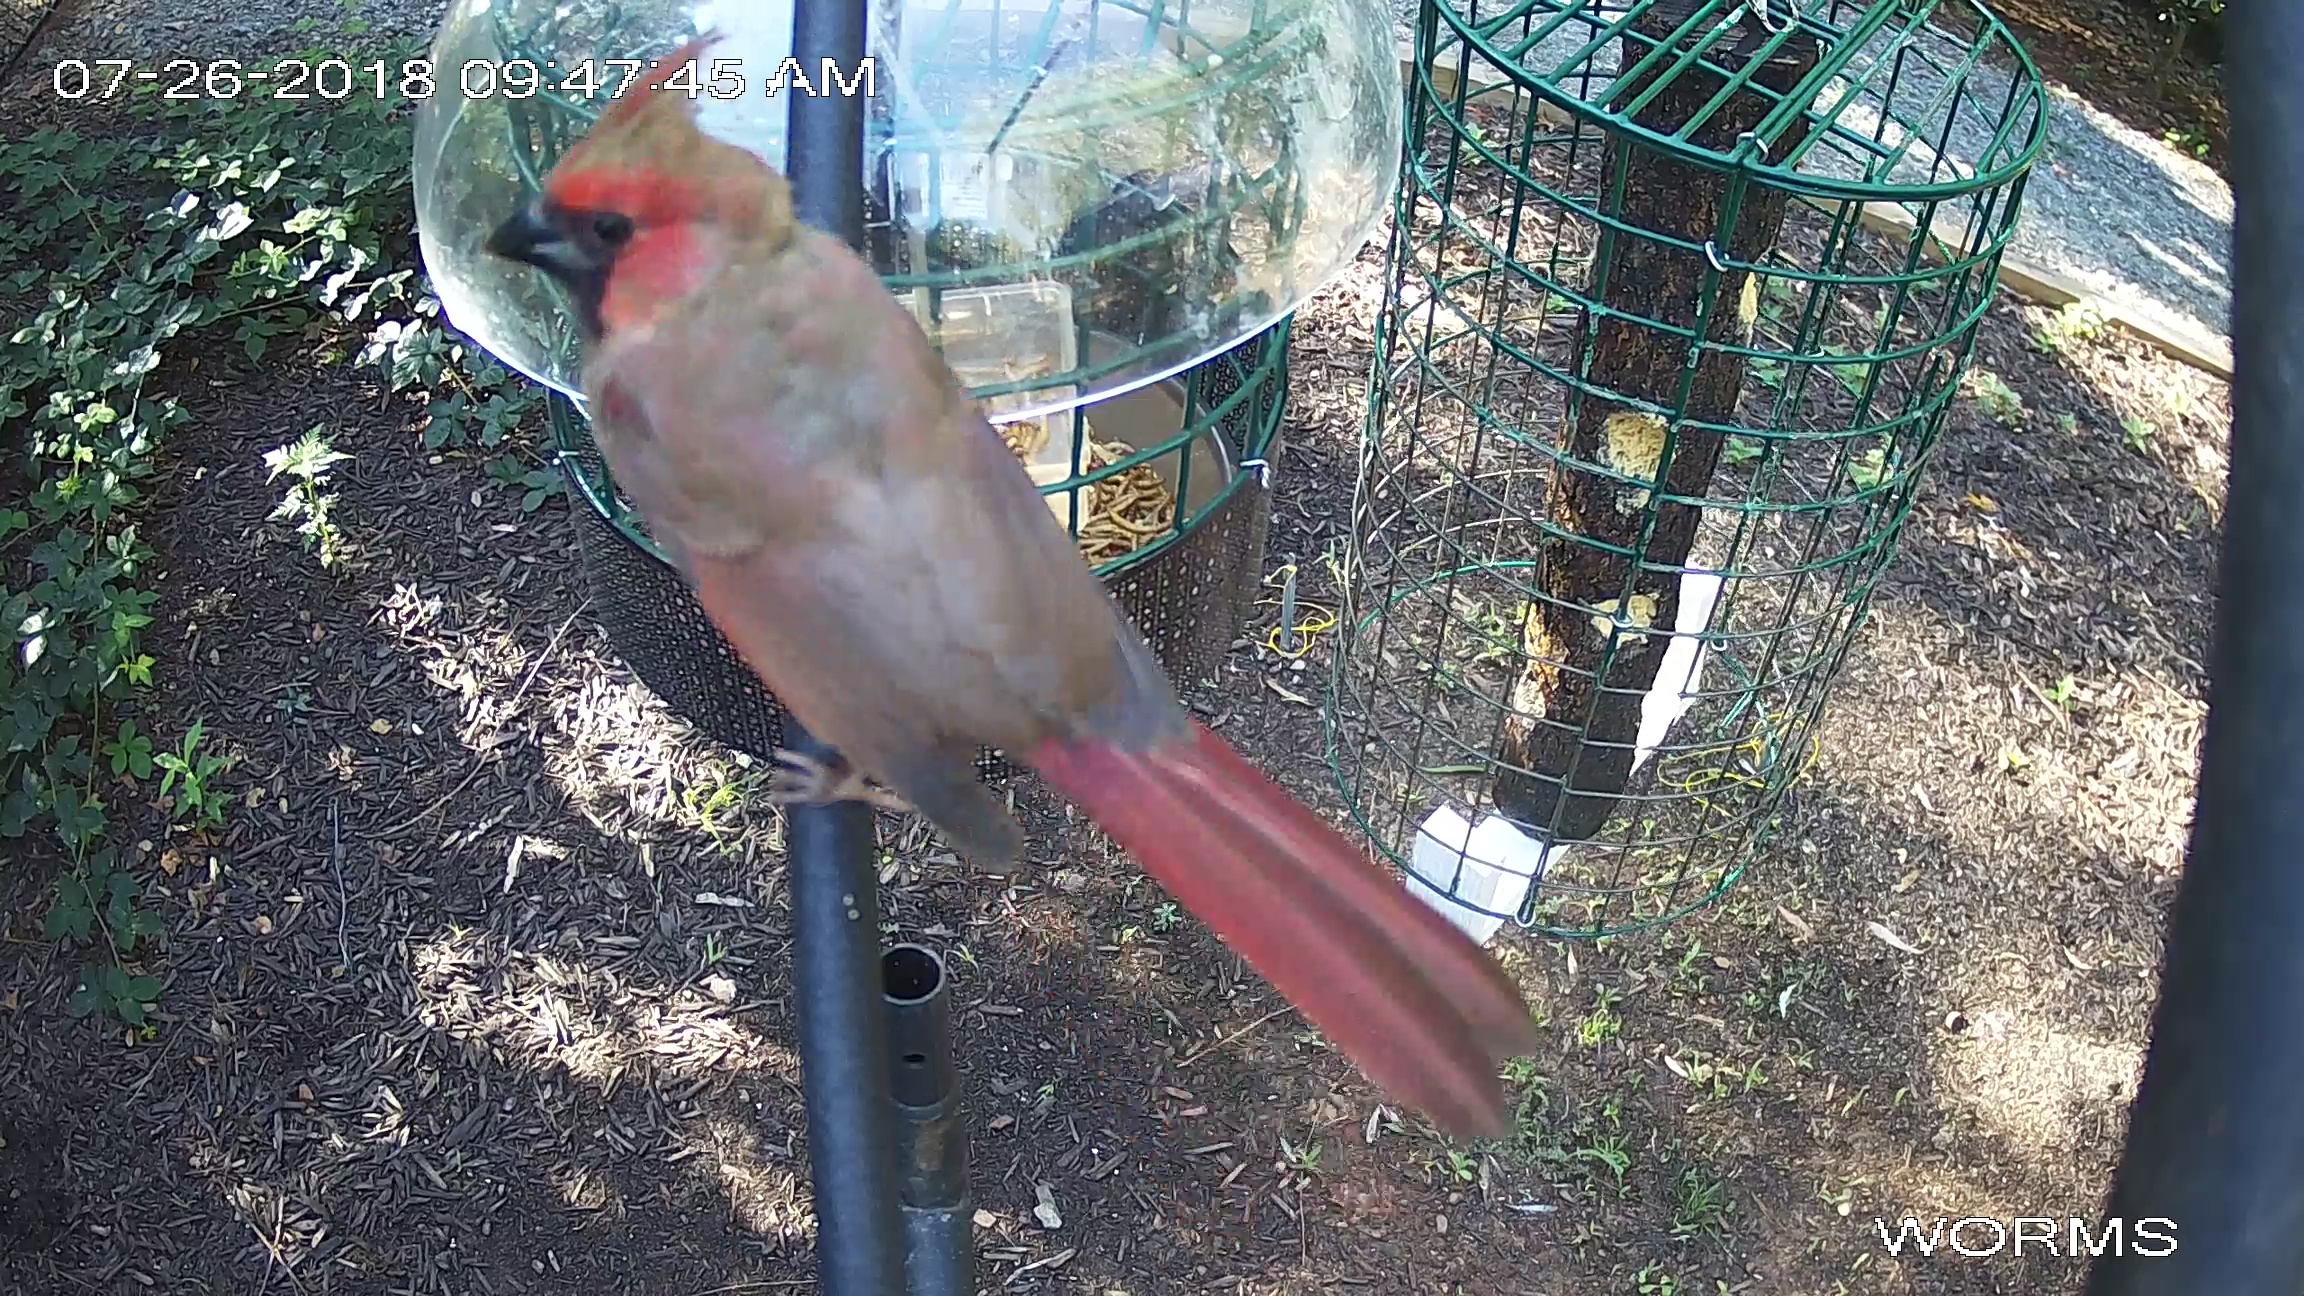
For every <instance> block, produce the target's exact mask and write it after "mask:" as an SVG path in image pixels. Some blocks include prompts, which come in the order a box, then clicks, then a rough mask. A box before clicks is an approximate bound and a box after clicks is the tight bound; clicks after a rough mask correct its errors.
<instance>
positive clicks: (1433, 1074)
mask: <svg viewBox="0 0 2304 1296" xmlns="http://www.w3.org/2000/svg"><path fill="white" fill-rule="evenodd" d="M1032 765H1033V767H1034V768H1035V769H1037V770H1039V771H1040V773H1041V775H1042V776H1043V777H1045V778H1046V779H1047V780H1048V781H1049V783H1051V784H1053V785H1054V786H1055V787H1056V788H1057V789H1058V790H1059V791H1061V792H1063V793H1064V795H1066V796H1067V797H1070V798H1071V799H1072V800H1073V801H1074V802H1075V803H1076V804H1078V805H1079V806H1080V808H1081V809H1083V810H1085V811H1087V812H1088V815H1089V817H1090V818H1092V819H1094V820H1095V821H1096V822H1097V823H1098V824H1099V825H1101V826H1102V827H1103V828H1104V830H1105V831H1106V832H1108V833H1110V834H1111V835H1112V837H1113V838H1114V839H1115V840H1117V841H1118V842H1119V843H1120V844H1121V845H1122V846H1124V847H1126V848H1127V850H1128V852H1129V853H1130V854H1132V855H1134V856H1135V857H1136V859H1137V861H1138V862H1139V863H1141V864H1142V865H1143V866H1144V868H1145V871H1147V872H1149V873H1150V874H1152V876H1153V877H1155V878H1157V879H1159V881H1160V883H1161V885H1163V886H1165V887H1167V888H1168V890H1169V891H1170V893H1172V894H1173V895H1174V896H1175V897H1176V899H1177V900H1178V901H1179V902H1180V903H1182V904H1183V905H1184V907H1185V908H1187V909H1190V910H1191V911H1192V912H1193V913H1195V914H1197V915H1198V916H1199V917H1200V919H1201V920H1202V921H1203V922H1206V923H1207V924H1208V926H1209V928H1210V929H1211V930H1213V931H1214V932H1215V933H1216V934H1217V936H1219V937H1220V938H1222V939H1223V941H1224V942H1225V943H1226V944H1227V945H1229V946H1231V947H1232V948H1233V949H1234V950H1235V951H1237V952H1238V953H1239V955H1240V956H1241V957H1242V958H1244V959H1246V960H1247V961H1248V962H1249V964H1250V965H1251V966H1253V967H1254V968H1255V969H1256V970H1257V971H1258V972H1259V973H1261V974H1262V975H1263V976H1264V978H1265V979H1266V980H1268V981H1270V982H1271V983H1272V985H1273V986H1274V987H1275V988H1276V989H1278V990H1279V991H1280V993H1281V994H1282V995H1284V996H1286V997H1287V998H1288V999H1289V1000H1290V1001H1291V1002H1293V1003H1294V1004H1295V1005H1296V1006H1297V1008H1298V1009H1300V1010H1301V1011H1302V1012H1303V1014H1304V1015H1305V1016H1306V1017H1307V1018H1309V1019H1311V1021H1312V1023H1313V1024H1314V1025H1315V1026H1318V1027H1319V1028H1320V1029H1321V1030H1322V1031H1323V1032H1325V1033H1326V1034H1327V1036H1328V1038H1329V1039H1331V1040H1333V1041H1335V1043H1336V1045H1337V1047H1338V1048H1340V1049H1342V1050H1343V1051H1344V1053H1345V1055H1346V1056H1348V1057H1349V1058H1351V1059H1352V1060H1353V1061H1354V1062H1355V1063H1357V1064H1358V1065H1359V1067H1360V1068H1361V1070H1363V1071H1365V1072H1366V1073H1367V1074H1368V1076H1369V1078H1370V1079H1372V1080H1374V1081H1376V1082H1377V1083H1378V1084H1380V1085H1382V1086H1383V1087H1384V1088H1385V1089H1386V1090H1387V1091H1389V1092H1390V1093H1391V1094H1392V1095H1393V1096H1394V1097H1395V1098H1396V1099H1397V1100H1399V1101H1401V1102H1403V1103H1406V1104H1408V1105H1410V1106H1413V1107H1417V1108H1420V1109H1422V1110H1424V1111H1425V1112H1427V1113H1429V1114H1430V1115H1431V1116H1432V1117H1433V1118H1434V1119H1435V1120H1436V1121H1438V1122H1439V1124H1440V1125H1441V1127H1442V1128H1444V1129H1446V1130H1448V1131H1449V1132H1450V1133H1452V1134H1457V1135H1479V1136H1488V1137H1494V1136H1497V1135H1501V1134H1502V1133H1503V1132H1504V1130H1505V1122H1504V1094H1503V1088H1502V1085H1501V1084H1500V1082H1499V1081H1498V1079H1497V1065H1498V1063H1499V1062H1501V1061H1502V1060H1503V1059H1505V1058H1508V1057H1514V1056H1519V1055H1522V1054H1526V1053H1530V1052H1533V1051H1534V1050H1535V1048H1536V1043H1537V1040H1536V1027H1535V1024H1534V1023H1533V1022H1532V1021H1531V1020H1530V1019H1529V1017H1528V1012H1527V1009H1526V1008H1525V1007H1524V1006H1523V1005H1522V1003H1521V1000H1520V996H1519V994H1518V993H1517V992H1516V991H1515V990H1514V989H1513V988H1512V984H1511V982H1510V981H1509V980H1508V979H1507V978H1506V977H1505V976H1504V974H1503V972H1502V970H1501V969H1499V968H1498V967H1497V966H1496V964H1495V963H1494V961H1493V960H1491V959H1490V958H1489V957H1488V956H1487V955H1486V954H1485V953H1483V952H1482V951H1481V950H1480V948H1479V946H1477V945H1475V944H1473V943H1472V942H1471V941H1470V940H1468V939H1466V938H1465V936H1464V934H1463V933H1462V932H1460V931H1458V930H1457V929H1456V928H1455V927H1453V926H1451V925H1450V924H1449V923H1448V921H1447V920H1446V919H1444V918H1442V917H1441V916H1440V915H1439V914H1438V913H1436V912H1434V911H1433V910H1432V908H1431V907H1430V906H1428V905H1426V904H1424V903H1423V902H1422V901H1420V900H1418V899H1416V898H1415V897H1414V896H1412V895H1410V894H1409V893H1408V891H1407V890H1406V889H1405V888H1404V887H1402V886H1401V885H1400V884H1399V883H1398V882H1396V881H1394V880H1393V879H1392V878H1391V877H1390V876H1389V875H1388V874H1387V873H1386V872H1385V870H1384V869H1383V868H1382V867H1380V866H1379V865H1378V864H1377V863H1376V862H1375V861H1374V860H1373V859H1371V858H1370V857H1369V856H1368V854H1367V853H1366V852H1365V851H1363V850H1361V849H1359V848H1357V847H1355V846H1353V845H1352V843H1350V842H1349V841H1347V840H1345V838H1344V836H1343V835H1342V834H1341V833H1339V832H1337V831H1336V830H1335V829H1334V828H1331V827H1329V826H1328V825H1327V824H1326V823H1324V822H1322V821H1321V819H1320V818H1319V817H1318V816H1317V815H1315V814H1313V813H1312V811H1310V810H1309V809H1307V808H1305V807H1304V806H1303V805H1301V804H1299V803H1298V802H1297V801H1296V800H1295V799H1294V798H1292V797H1290V796H1289V795H1288V793H1287V792H1286V791H1284V790H1282V789H1281V788H1280V786H1279V785H1278V784H1276V783H1274V782H1272V780H1271V779H1269V778H1267V777H1265V776H1264V774H1263V773H1262V772H1261V771H1259V770H1258V769H1256V768H1255V767H1254V766H1253V765H1250V764H1249V763H1248V762H1247V761H1246V760H1245V759H1243V758H1242V757H1241V756H1240V754H1239V753H1238V752H1236V751H1234V750H1233V749H1232V748H1231V747H1230V746H1229V745H1227V744H1226V743H1225V742H1224V741H1223V740H1222V739H1220V738H1218V737H1217V736H1216V735H1214V734H1212V733H1210V732H1208V730H1207V729H1205V728H1203V727H1201V726H1199V725H1197V724H1195V725H1194V726H1193V737H1192V738H1191V739H1189V740H1185V741H1181V742H1175V743H1170V744H1166V745H1163V746H1161V747H1157V748H1154V749H1152V750H1150V751H1144V752H1131V751H1124V750H1121V749H1119V748H1117V747H1113V746H1111V745H1109V744H1106V743H1098V742H1093V741H1091V742H1076V743H1059V742H1056V741H1053V740H1051V741H1049V742H1046V743H1043V744H1042V745H1041V747H1040V749H1039V750H1038V751H1036V752H1034V753H1033V755H1032Z"/></svg>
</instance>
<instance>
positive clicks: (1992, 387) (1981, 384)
mask: <svg viewBox="0 0 2304 1296" xmlns="http://www.w3.org/2000/svg"><path fill="white" fill-rule="evenodd" d="M1963 385H1964V386H1966V387H1967V389H1968V396H1969V398H1970V399H1972V400H1974V401H1975V402H1976V405H1977V408H1979V409H1981V410H1983V411H1984V415H1985V417H1987V418H1989V419H1991V420H1992V421H1993V422H1995V423H1997V424H1999V425H2000V426H2002V427H2004V428H2008V429H2011V430H2013V429H2016V428H2019V427H2022V426H2023V425H2024V413H2025V411H2024V398H2023V397H2022V396H2019V395H2017V394H2016V389H2015V388H2013V387H2010V386H2009V385H2008V384H2007V383H2006V382H2005V381H2003V380H2002V379H2001V377H2000V375H1998V374H1996V373H1994V372H1992V371H1991V370H1989V369H1986V368H1983V367H1981V366H1977V367H1972V368H1970V369H1969V370H1968V376H1967V378H1966V379H1965V380H1963Z"/></svg>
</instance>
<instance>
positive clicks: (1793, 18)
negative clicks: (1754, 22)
mask: <svg viewBox="0 0 2304 1296" xmlns="http://www.w3.org/2000/svg"><path fill="white" fill-rule="evenodd" d="M1746 7H1747V8H1749V9H1751V11H1752V16H1753V17H1755V18H1758V19H1759V20H1760V25H1761V26H1762V27H1765V28H1767V29H1768V30H1769V31H1772V32H1775V33H1776V34H1777V35H1782V34H1784V33H1785V32H1788V31H1790V30H1792V27H1793V25H1794V24H1795V23H1798V22H1799V21H1800V5H1799V0H1788V2H1787V3H1786V4H1785V6H1784V7H1785V9H1786V10H1788V11H1789V12H1787V13H1786V14H1785V15H1784V25H1783V26H1781V27H1779V26H1777V25H1776V24H1775V22H1774V21H1773V20H1772V19H1770V17H1769V8H1768V0H1746Z"/></svg>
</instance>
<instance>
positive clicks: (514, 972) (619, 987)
mask: <svg viewBox="0 0 2304 1296" xmlns="http://www.w3.org/2000/svg"><path fill="white" fill-rule="evenodd" d="M410 955H411V957H410V963H411V971H412V972H413V974H414V983H415V984H414V988H415V993H416V998H417V1004H416V1016H417V1019H418V1020H419V1021H421V1022H422V1023H423V1024H424V1025H425V1026H426V1027H428V1028H430V1029H432V1030H435V1031H439V1032H441V1033H443V1034H445V1035H447V1036H449V1037H450V1038H452V1039H457V1040H461V1041H466V1042H468V1043H475V1044H479V1045H481V1046H482V1047H485V1048H487V1049H488V1050H489V1051H490V1052H492V1053H494V1054H496V1055H497V1056H499V1057H501V1058H502V1059H503V1061H504V1063H505V1064H506V1065H508V1066H512V1067H515V1068H518V1069H522V1070H529V1071H549V1070H551V1069H553V1068H555V1067H564V1068H566V1070H567V1071H568V1073H569V1074H570V1075H573V1076H575V1077H577V1078H578V1079H581V1080H585V1081H589V1082H591V1083H594V1084H597V1085H600V1086H602V1087H608V1086H612V1085H616V1084H619V1083H637V1084H643V1085H648V1086H651V1087H653V1086H654V1085H657V1084H660V1083H662V1082H664V1081H666V1080H674V1081H677V1080H690V1079H697V1078H701V1077H704V1076H707V1075H713V1074H727V1075H744V1074H758V1075H762V1076H768V1077H777V1078H782V1079H786V1080H789V1081H790V1082H792V1083H794V1084H797V1083H798V1079H799V1059H798V1058H797V1057H796V1056H795V1055H794V1053H793V1052H792V1050H791V1049H789V1048H786V1047H784V1046H782V1045H779V1044H775V1043H771V1042H769V1041H768V1040H765V1039H763V1038H761V1037H760V1036H759V1035H757V1034H755V1033H753V1032H752V1031H750V1030H748V1029H746V1028H745V1027H742V1026H739V1025H737V1024H736V1023H735V1022H733V1021H731V1020H729V1012H730V1009H729V1007H728V1005H726V1004H723V1003H721V1002H718V1001H716V1000H715V999H714V998H712V997H711V996H710V995H709V994H707V993H704V992H700V991H698V990H695V989H690V988H686V987H667V986H662V985H642V984H640V983H638V982H636V981H634V980H632V979H630V978H629V977H626V976H624V975H621V974H619V973H618V972H617V971H616V970H615V969H613V968H609V967H603V966H598V965H595V964H588V963H584V962H581V961H578V960H574V959H570V958H566V957H562V956H557V955H554V954H550V953H542V952H535V951H527V950H517V949H507V948H504V947H503V946H502V945H501V944H499V943H497V942H495V941H493V940H491V939H490V938H487V937H484V936H481V935H478V934H476V933H473V932H470V931H467V930H462V929H457V928H450V929H448V930H447V931H445V932H442V933H440V934H438V935H436V936H433V937H432V938H430V939H428V940H424V941H420V942H417V943H415V944H413V946H412V948H411V951H410Z"/></svg>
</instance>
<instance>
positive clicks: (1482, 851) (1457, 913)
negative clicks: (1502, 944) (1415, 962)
mask: <svg viewBox="0 0 2304 1296" xmlns="http://www.w3.org/2000/svg"><path fill="white" fill-rule="evenodd" d="M1563 849H1565V848H1564V847H1558V846H1555V847H1552V848H1550V849H1546V848H1545V846H1544V844H1543V843H1541V842H1539V841H1537V840H1536V839H1535V838H1533V837H1530V836H1529V835H1528V834H1526V833H1524V832H1522V831H1520V829H1519V828H1517V827H1515V826H1514V825H1513V824H1512V822H1511V821H1510V820H1507V819H1502V818H1499V817H1497V816H1495V815H1488V816H1486V817H1484V818H1483V819H1481V820H1480V823H1479V824H1478V826H1474V825H1471V824H1468V823H1466V822H1465V821H1464V816H1463V815H1461V814H1458V813H1457V812H1456V811H1455V810H1454V809H1453V808H1451V807H1449V806H1441V807H1440V808H1439V809H1437V810H1434V811H1433V812H1432V813H1431V814H1430V815H1427V816H1426V817H1425V819H1424V825H1423V827H1422V828H1420V829H1418V830H1417V833H1416V844H1415V846H1414V848H1413V849H1411V850H1410V852H1409V857H1408V890H1409V891H1410V892H1412V893H1413V894H1414V895H1415V896H1416V897H1417V898H1418V899H1420V900H1422V901H1423V902H1424V903H1426V904H1428V905H1430V906H1432V907H1433V908H1434V909H1436V910H1438V911H1439V912H1440V916H1441V917H1443V918H1446V919H1447V920H1448V921H1450V922H1452V923H1454V924H1456V926H1457V927H1459V928H1461V929H1462V930H1463V932H1464V934H1465V935H1467V936H1470V937H1471V938H1472V939H1473V940H1476V941H1478V942H1480V943H1481V944H1483V945H1485V944H1487V943H1488V938H1489V937H1491V936H1494V935H1495V934H1496V931H1497V929H1498V928H1500V927H1502V926H1503V925H1504V920H1503V919H1502V918H1500V917H1495V916H1493V915H1496V914H1509V913H1515V912H1517V911H1518V910H1519V908H1520V905H1521V902H1522V901H1525V900H1526V899H1527V898H1528V890H1529V888H1530V887H1533V886H1534V885H1535V884H1536V883H1537V882H1538V881H1539V880H1540V879H1542V878H1543V876H1544V870H1545V868H1546V867H1547V866H1549V865H1550V864H1551V862H1552V857H1553V856H1554V855H1556V854H1558V853H1559V852H1560V851H1561V850H1563ZM1468 906H1474V907H1468ZM1483 909H1485V910H1487V911H1488V912H1487V913H1482V912H1480V910H1483Z"/></svg>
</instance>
